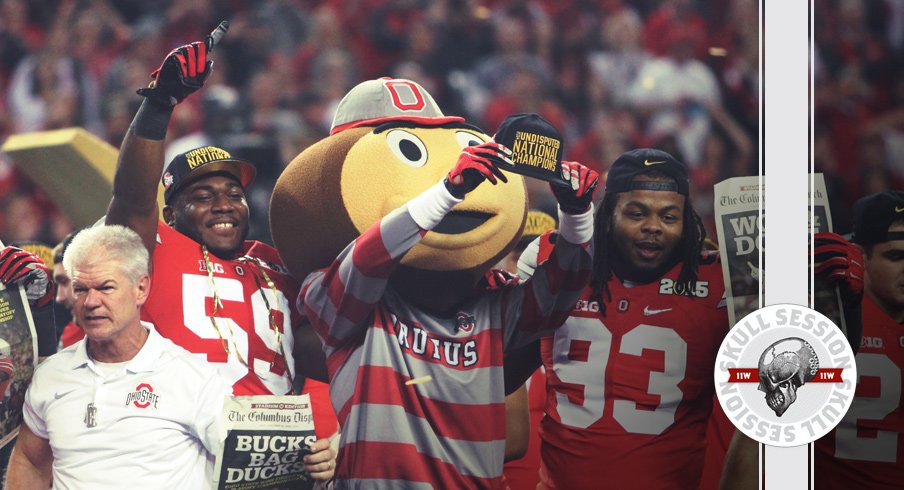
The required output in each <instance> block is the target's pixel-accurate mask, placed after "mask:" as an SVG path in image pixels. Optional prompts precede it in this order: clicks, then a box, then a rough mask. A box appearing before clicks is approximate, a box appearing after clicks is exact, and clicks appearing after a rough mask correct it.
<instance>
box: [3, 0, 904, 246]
mask: <svg viewBox="0 0 904 490" xmlns="http://www.w3.org/2000/svg"><path fill="white" fill-rule="evenodd" d="M758 8H759V5H758V2H757V1H756V0H730V1H715V0H711V1H704V0H637V1H628V0H527V1H522V0H263V1H253V2H252V1H250V0H195V1H192V2H181V1H176V0H170V1H156V2H146V1H143V0H28V1H26V0H0V141H2V140H3V139H5V138H6V137H7V136H9V135H10V134H14V133H21V132H31V131H40V130H48V129H56V128H65V127H72V126H80V127H84V128H86V129H88V130H89V131H91V132H92V133H94V134H96V135H97V136H99V137H101V138H103V139H104V140H106V141H107V142H109V143H110V144H112V145H114V146H117V147H118V145H119V144H120V142H121V141H122V138H123V135H124V133H125V131H126V129H127V127H128V124H129V121H130V120H131V118H132V116H133V114H134V113H135V111H136V110H137V107H138V105H139V103H140V102H141V97H139V96H137V95H135V90H136V89H137V88H139V87H142V86H145V85H147V82H148V80H149V78H148V75H149V73H150V71H152V70H153V69H154V68H155V67H156V64H157V63H159V60H160V59H161V56H163V55H164V54H165V53H166V52H168V51H169V50H170V49H172V48H173V47H176V46H178V45H180V44H184V43H186V42H191V41H193V40H196V39H198V38H200V37H201V36H203V35H204V34H206V33H207V32H210V30H211V29H212V28H213V27H214V26H216V25H217V24H218V23H219V21H220V20H223V19H228V20H229V21H230V22H231V26H230V29H229V32H228V34H227V35H226V37H225V38H224V39H223V41H222V43H221V44H220V45H218V46H217V47H216V48H215V51H214V53H213V58H214V59H215V68H214V71H213V75H212V76H211V78H210V79H209V80H208V81H207V88H205V90H204V91H203V92H201V93H199V94H198V96H196V97H190V98H189V99H188V100H187V101H186V103H183V104H181V105H179V106H178V107H177V108H176V112H175V114H174V117H173V124H172V125H171V128H170V130H169V133H168V138H169V139H168V151H167V160H168V159H169V158H170V156H171V155H173V154H175V153H176V152H179V151H184V150H186V149H188V148H191V147H195V146H200V145H202V144H215V145H217V146H221V147H223V148H226V149H229V150H230V151H232V152H233V154H234V155H236V156H240V157H245V158H248V159H250V160H251V161H253V162H254V163H255V164H256V165H257V166H258V184H257V185H255V186H254V188H253V190H252V192H251V193H250V194H249V200H250V205H251V208H252V209H253V210H254V214H253V216H252V229H251V238H255V239H260V240H263V241H269V230H268V225H267V216H266V213H267V209H268V203H269V193H270V190H271V189H272V185H273V182H275V179H276V178H277V177H278V175H279V174H280V172H281V170H282V168H283V167H284V166H285V165H286V164H287V163H288V162H289V161H290V160H291V159H292V158H293V157H294V156H295V155H297V154H298V153H299V152H301V151H302V150H303V149H304V148H306V147H307V146H308V145H310V144H312V143H313V142H316V141H318V140H319V139H321V138H323V137H325V136H326V135H327V134H328V131H329V127H330V122H331V118H332V114H333V111H334V108H335V107H336V104H337V103H338V101H339V100H340V99H341V97H342V96H343V95H344V94H345V93H346V92H347V91H348V90H349V89H351V88H352V87H353V86H354V85H356V84H357V83H358V82H360V81H363V80H366V79H371V78H376V77H380V76H392V77H397V78H408V79H412V80H415V81H417V82H419V83H421V84H422V85H423V86H424V87H425V88H426V89H427V90H428V91H429V92H430V93H431V94H432V95H433V96H434V98H435V99H436V100H437V102H438V103H439V105H440V107H441V108H442V109H443V111H444V112H445V113H446V114H447V115H461V116H464V117H465V118H466V119H467V120H469V122H472V123H474V124H476V125H477V126H479V127H481V128H482V129H483V130H484V131H485V132H487V133H488V134H491V135H492V134H493V133H494V132H495V129H496V127H497V126H498V124H499V123H500V122H501V121H502V119H503V118H504V117H505V116H507V115H509V114H512V113H518V112H536V113H539V114H541V115H543V116H544V117H545V118H546V119H548V120H549V121H551V122H552V123H553V124H554V125H555V126H556V127H557V128H559V129H560V131H561V132H562V133H563V135H564V137H565V154H564V157H565V158H566V159H568V160H577V161H580V162H582V163H584V164H586V165H588V166H590V167H592V168H594V169H596V170H599V171H601V172H603V173H604V172H605V170H606V168H607V166H608V164H609V163H611V162H612V161H613V160H614V158H615V157H616V156H617V155H619V154H620V153H622V152H623V151H625V150H628V149H630V148H634V147H640V146H654V147H658V148H661V149H663V150H666V151H669V152H670V153H672V154H674V155H676V156H677V157H678V158H680V159H682V160H684V161H685V162H687V164H688V165H689V167H690V169H691V179H692V187H693V190H692V192H691V195H693V196H695V197H694V199H695V201H694V206H695V207H696V208H697V209H698V211H699V212H700V213H701V214H702V215H703V216H704V219H705V220H706V223H707V227H708V230H709V233H710V235H711V236H713V237H714V236H715V232H714V224H713V219H712V207H713V206H712V187H713V184H714V183H716V182H718V181H720V180H722V179H724V178H727V177H730V176H738V175H756V174H757V172H758V168H759V167H758V152H759V145H758V143H757V141H758V132H759V108H758V106H759V104H758V97H759V95H758V92H759V85H758V84H759V65H758V63H759V51H758V50H759V44H758V39H759V26H758V24H757V19H758V15H759V11H758ZM815 12H816V21H817V28H816V30H815V32H816V42H817V49H816V59H815V62H814V63H815V65H814V66H815V70H816V77H817V78H816V81H817V84H816V87H815V96H816V112H817V121H816V125H815V127H814V131H815V140H816V152H815V156H816V164H817V170H818V171H822V172H825V173H826V175H827V179H828V181H829V185H830V187H831V189H832V191H830V192H832V195H833V196H834V198H835V199H836V200H837V201H838V203H840V204H845V203H849V202H852V201H853V199H855V198H856V197H859V196H860V195H861V194H863V193H864V192H875V191H877V190H880V189H881V188H883V187H884V186H890V185H895V183H896V179H900V178H904V161H902V162H896V161H895V160H894V159H892V158H890V157H889V155H890V154H893V152H894V151H895V150H896V149H897V148H898V147H902V146H904V132H902V131H900V130H899V129H898V128H899V127H902V126H904V109H902V108H900V107H904V106H902V105H901V104H900V103H899V102H900V101H901V100H902V99H904V81H898V80H899V79H901V77H897V76H896V75H897V73H896V72H897V68H896V67H897V66H904V63H900V62H898V61H896V60H900V56H901V49H902V45H904V2H900V1H894V0H886V1H884V2H867V1H865V0H817V1H816V11H815ZM899 121H900V122H899ZM788 164H789V165H790V164H806V162H788ZM529 180H530V179H529ZM529 190H530V193H531V194H530V198H531V206H532V207H535V208H539V209H544V210H546V211H553V210H554V209H555V201H554V199H553V197H552V195H551V193H550V192H549V191H548V188H547V187H546V184H545V183H542V182H539V181H536V182H533V181H532V182H529ZM833 213H834V214H835V222H836V227H837V228H838V229H843V228H844V227H845V226H846V225H847V221H846V220H848V215H847V213H845V212H844V206H838V205H836V206H833ZM69 231H71V225H70V224H69V222H68V221H67V220H66V219H65V217H64V216H63V215H62V214H61V213H60V212H59V210H57V209H56V207H55V206H54V205H53V203H52V200H51V199H49V197H48V196H47V195H45V194H44V193H43V192H42V191H41V189H40V188H39V186H38V185H35V183H33V182H29V181H28V180H27V179H26V178H25V177H24V176H23V175H22V174H21V173H20V172H19V171H17V169H16V168H15V166H14V165H13V164H12V163H11V162H9V160H8V159H7V158H6V157H5V156H2V155H0V240H3V241H4V242H5V243H9V242H21V241H25V240H39V241H43V242H45V243H50V244H53V243H56V242H58V241H60V240H61V239H62V238H63V237H64V236H65V235H66V233H68V232H69Z"/></svg>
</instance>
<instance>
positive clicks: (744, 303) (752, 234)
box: [714, 177, 765, 326]
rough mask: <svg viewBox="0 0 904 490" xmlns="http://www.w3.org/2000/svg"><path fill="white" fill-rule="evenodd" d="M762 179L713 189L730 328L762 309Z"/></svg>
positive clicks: (732, 181)
mask: <svg viewBox="0 0 904 490" xmlns="http://www.w3.org/2000/svg"><path fill="white" fill-rule="evenodd" d="M759 180H760V179H759V177H734V178H731V179H727V180H724V181H722V182H719V183H718V184H716V185H715V187H714V193H715V217H716V235H717V237H718V241H719V253H720V254H721V256H722V276H723V279H725V295H726V300H727V303H728V319H729V322H730V325H732V326H733V325H734V324H735V323H737V321H738V320H740V319H741V318H744V316H746V315H747V314H748V313H751V312H753V311H754V310H756V309H758V308H759V307H760V297H759V291H760V281H762V278H763V275H762V271H763V270H764V269H765V264H764V263H763V262H762V261H761V259H762V258H763V254H761V253H760V251H761V249H762V247H763V243H764V242H763V224H764V220H765V214H764V213H763V212H761V211H760V209H761V206H760V204H761V203H760V200H761V199H762V192H761V191H762V189H761V186H760V182H759Z"/></svg>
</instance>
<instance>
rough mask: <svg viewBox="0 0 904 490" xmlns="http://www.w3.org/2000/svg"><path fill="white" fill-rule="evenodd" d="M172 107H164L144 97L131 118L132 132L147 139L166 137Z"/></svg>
mask: <svg viewBox="0 0 904 490" xmlns="http://www.w3.org/2000/svg"><path fill="white" fill-rule="evenodd" d="M172 115H173V107H165V106H162V105H160V104H155V103H153V102H151V101H150V100H149V99H145V100H144V101H143V102H142V103H141V107H139V108H138V113H137V114H135V119H132V127H131V129H132V132H134V133H135V134H136V135H138V136H141V137H142V138H146V139H149V140H162V139H163V138H165V137H166V130H167V128H168V127H169V123H170V117H172Z"/></svg>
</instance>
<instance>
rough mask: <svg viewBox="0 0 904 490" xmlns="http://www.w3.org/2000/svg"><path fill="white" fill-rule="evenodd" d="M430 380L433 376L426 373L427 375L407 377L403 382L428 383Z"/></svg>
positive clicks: (412, 383)
mask: <svg viewBox="0 0 904 490" xmlns="http://www.w3.org/2000/svg"><path fill="white" fill-rule="evenodd" d="M431 381H433V376H430V375H429V374H428V375H427V376H418V377H417V378H412V379H409V380H408V381H406V382H405V386H410V385H419V384H421V383H429V382H431Z"/></svg>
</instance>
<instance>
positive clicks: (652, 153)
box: [606, 148, 690, 196]
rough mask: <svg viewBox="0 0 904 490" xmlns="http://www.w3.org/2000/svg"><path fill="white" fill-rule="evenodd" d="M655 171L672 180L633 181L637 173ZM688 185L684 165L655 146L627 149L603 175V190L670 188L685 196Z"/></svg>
mask: <svg viewBox="0 0 904 490" xmlns="http://www.w3.org/2000/svg"><path fill="white" fill-rule="evenodd" d="M654 171H655V172H658V173H661V174H664V175H666V176H668V177H670V178H672V179H674V180H675V182H648V181H635V180H634V178H635V177H637V176H638V175H641V174H645V173H650V172H654ZM689 188H690V183H689V182H688V176H687V165H685V164H684V163H682V162H681V161H679V160H678V159H677V158H675V157H673V156H672V155H670V154H668V153H666V152H664V151H662V150H657V149H655V148H637V149H634V150H629V151H626V152H624V153H622V154H621V155H619V157H618V158H616V159H615V161H614V162H612V165H610V166H609V172H608V174H607V175H606V193H610V192H611V193H615V194H617V193H619V192H630V191H632V190H653V191H672V192H677V193H679V194H683V195H685V196H686V195H687V194H688V190H689Z"/></svg>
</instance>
